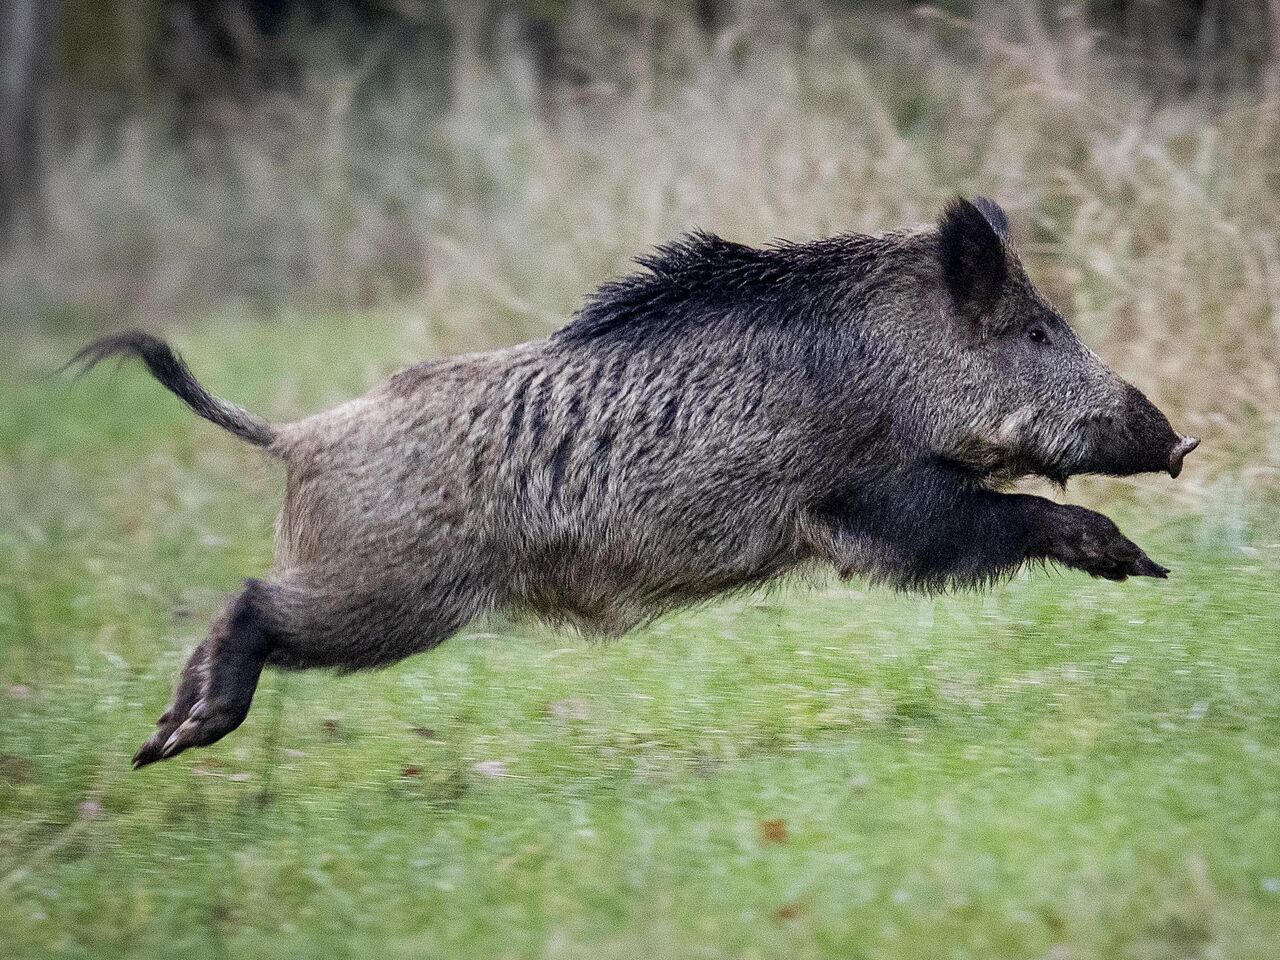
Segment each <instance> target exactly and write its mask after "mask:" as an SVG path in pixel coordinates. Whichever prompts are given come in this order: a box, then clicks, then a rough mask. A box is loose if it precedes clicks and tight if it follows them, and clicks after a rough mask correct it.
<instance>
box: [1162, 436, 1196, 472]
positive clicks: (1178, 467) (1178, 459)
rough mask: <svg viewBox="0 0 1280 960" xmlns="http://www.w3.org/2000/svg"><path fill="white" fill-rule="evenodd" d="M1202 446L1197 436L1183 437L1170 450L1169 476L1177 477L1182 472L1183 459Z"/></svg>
mask: <svg viewBox="0 0 1280 960" xmlns="http://www.w3.org/2000/svg"><path fill="white" fill-rule="evenodd" d="M1198 446H1200V441H1199V439H1198V438H1196V437H1183V438H1182V439H1181V440H1179V441H1178V442H1177V443H1175V444H1174V445H1173V449H1172V450H1170V451H1169V476H1171V477H1177V475H1178V474H1180V473H1181V472H1182V461H1183V459H1185V457H1186V456H1187V454H1188V453H1190V452H1191V451H1192V450H1194V449H1195V448H1196V447H1198Z"/></svg>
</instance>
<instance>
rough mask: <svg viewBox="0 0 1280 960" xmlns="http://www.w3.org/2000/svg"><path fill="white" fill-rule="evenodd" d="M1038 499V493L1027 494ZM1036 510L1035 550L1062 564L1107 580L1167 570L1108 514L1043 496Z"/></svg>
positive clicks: (1164, 573)
mask: <svg viewBox="0 0 1280 960" xmlns="http://www.w3.org/2000/svg"><path fill="white" fill-rule="evenodd" d="M1028 499H1031V500H1040V498H1039V497H1030V498H1028ZM1042 504H1043V505H1042V506H1040V507H1039V508H1038V510H1037V511H1036V512H1037V513H1039V514H1040V515H1041V517H1042V518H1043V519H1042V520H1041V526H1039V527H1038V529H1037V531H1036V532H1037V533H1038V535H1037V536H1033V541H1032V542H1033V549H1034V550H1035V554H1036V555H1037V556H1038V557H1040V558H1043V559H1046V560H1054V561H1056V562H1058V563H1061V564H1062V565H1063V566H1067V567H1071V568H1073V569H1075V570H1083V571H1084V572H1085V573H1088V574H1091V575H1092V576H1095V577H1103V578H1105V579H1107V580H1117V581H1119V580H1124V579H1125V578H1127V577H1158V578H1160V579H1163V578H1165V577H1167V576H1168V575H1169V571H1168V570H1167V569H1166V568H1165V567H1162V566H1160V564H1158V563H1156V562H1155V561H1154V560H1152V559H1151V558H1150V557H1148V556H1147V555H1146V553H1144V552H1143V550H1142V548H1141V547H1139V546H1138V545H1137V544H1136V543H1134V542H1133V541H1132V540H1130V539H1129V538H1128V537H1126V536H1125V535H1124V534H1123V533H1121V532H1120V529H1119V528H1118V527H1117V526H1116V525H1115V524H1114V523H1113V522H1112V521H1111V520H1110V518H1108V517H1104V516H1103V515H1102V514H1100V513H1095V512H1094V511H1092V510H1086V509H1085V508H1084V507H1077V506H1073V505H1071V504H1060V503H1053V502H1052V501H1049V500H1043V501H1042Z"/></svg>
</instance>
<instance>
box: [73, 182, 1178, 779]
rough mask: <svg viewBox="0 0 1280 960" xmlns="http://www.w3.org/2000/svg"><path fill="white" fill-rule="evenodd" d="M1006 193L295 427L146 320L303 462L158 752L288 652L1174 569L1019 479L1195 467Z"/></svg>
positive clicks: (698, 254) (601, 303) (674, 272)
mask: <svg viewBox="0 0 1280 960" xmlns="http://www.w3.org/2000/svg"><path fill="white" fill-rule="evenodd" d="M1007 229H1008V226H1007V222H1006V220H1005V217H1004V214H1003V212H1002V211H1001V210H1000V208H999V207H998V206H996V205H995V204H994V203H992V202H991V201H989V200H982V199H980V200H978V201H975V202H974V203H969V202H966V201H956V202H955V203H953V204H952V205H951V206H950V207H948V209H947V210H946V212H945V213H944V214H943V216H942V218H941V220H940V221H939V223H938V224H937V225H936V226H933V227H927V228H921V229H915V230H904V231H897V232H892V233H887V234H883V235H880V236H875V237H869V236H856V235H846V236H838V237H833V238H829V239H825V240H818V241H814V242H811V243H804V244H779V245H776V246H774V247H770V248H766V249H756V248H752V247H747V246H744V245H741V244H736V243H730V242H727V241H725V240H722V239H720V238H718V237H715V236H712V235H709V234H704V233H693V234H690V235H688V236H686V237H685V238H683V239H681V240H679V241H677V242H675V243H672V244H670V245H668V246H665V247H663V248H660V249H659V250H658V251H656V252H655V253H654V254H653V255H651V256H649V257H647V258H644V259H643V260H642V261H641V265H642V267H643V269H642V270H641V271H639V272H637V273H636V274H634V275H632V276H629V277H626V278H623V279H621V280H618V281H615V282H612V283H609V284H606V285H605V286H604V287H602V288H601V289H600V290H599V291H598V292H597V293H596V294H595V295H594V296H593V297H592V298H591V299H590V300H589V301H588V302H587V303H586V305H585V306H584V307H583V309H582V310H581V311H580V312H579V314H578V315H577V317H576V318H575V319H574V321H573V322H572V323H570V324H569V325H568V326H567V327H565V328H564V329H562V330H561V331H559V332H557V333H556V334H554V335H552V336H551V337H550V338H549V339H546V340H543V341H538V342H534V343H528V344H523V345H521V346H517V347H513V348H511V349H507V350H501V351H496V352H491V353H482V354H475V355H470V356H463V357H458V358H455V359H451V360H446V361H440V362H432V363H424V364H420V365H419V366H416V367H413V368H410V369H408V370H405V371H403V372H401V373H399V374H396V375H395V376H393V377H391V378H390V379H388V380H387V381H385V382H383V383H382V384H380V385H378V386H376V387H375V388H374V389H373V390H371V391H370V392H369V393H368V394H367V395H365V396H364V397H362V398H360V399H357V400H354V401H352V402H350V403H347V404H344V405H342V406H340V407H337V408H336V409H333V410H330V411H327V412H324V413H319V414H316V415H315V416H311V417H308V418H306V419H304V420H301V421H298V422H296V423H289V424H279V425H269V424H267V423H265V422H264V421H262V420H260V419H259V418H257V417H254V416H252V415H250V414H247V413H245V412H244V411H242V410H240V409H239V408H238V407H235V406H234V405H232V404H229V403H227V402H225V401H222V400H218V399H217V398H215V397H213V396H212V395H211V394H209V393H208V391H206V390H205V389H204V388H203V387H202V386H200V385H199V384H198V383H197V382H196V381H195V378H194V377H193V376H192V375H191V374H190V372H189V371H188V370H187V368H186V366H185V365H184V364H182V362H181V361H180V360H179V359H178V358H177V356H176V355H175V354H174V353H173V352H172V351H171V350H170V349H169V348H168V347H167V346H165V345H164V344H163V343H161V342H160V341H158V340H156V339H155V338H153V337H149V336H147V335H145V334H140V333H128V334H123V335H118V336H116V337H113V338H108V339H107V340H104V341H100V342H99V343H97V344H94V345H91V346H90V347H88V348H86V350H85V352H84V353H83V354H82V357H81V359H82V360H84V361H86V363H87V364H88V365H92V364H93V363H94V362H97V361H98V360H101V359H103V358H104V357H106V356H110V355H113V354H115V355H131V354H132V355H137V356H139V357H141V358H142V359H143V360H144V361H145V362H146V363H147V366H148V367H149V368H150V370H151V371H152V373H154V374H155V375H156V376H157V377H158V378H159V379H160V380H161V381H162V382H163V383H165V385H166V386H168V387H170V389H172V390H174V392H176V393H177V394H178V395H179V396H181V397H182V399H183V400H185V401H186V402H187V403H188V404H189V405H190V406H191V407H192V408H193V409H194V410H195V411H196V413H198V414H200V415H201V416H203V417H206V418H207V419H209V420H212V421H213V422H214V423H217V424H219V425H220V426H223V427H225V428H227V429H229V430H231V431H232V432H233V433H235V434H237V435H238V436H240V437H242V438H244V439H246V440H248V441H250V442H252V443H256V444H259V445H260V446H263V447H265V448H266V449H267V450H268V451H269V452H270V453H271V454H272V455H273V456H275V457H277V458H279V459H280V460H281V461H282V462H283V464H284V465H285V468H286V472H287V479H286V488H285V499H284V507H283V510H282V512H281V516H280V521H279V530H278V549H277V562H276V567H275V569H274V570H273V571H272V572H271V574H270V575H269V576H267V577H266V578H265V579H262V580H251V581H249V582H248V583H247V584H246V587H245V589H244V590H243V591H242V592H241V593H240V594H238V595H237V596H236V597H234V598H233V599H232V600H231V601H230V602H229V604H228V606H227V608H226V610H225V611H224V613H223V614H222V615H221V616H220V617H219V618H218V620H217V621H216V622H215V624H214V626H213V629H212V630H211V632H210V635H209V637H208V638H207V639H206V640H205V641H204V642H203V643H202V644H201V645H200V646H199V647H198V648H197V649H196V651H195V652H194V653H193V654H192V657H191V660H190V662H189V663H188V665H187V667H186V669H185V670H184V672H183V676H182V679H181V680H180V682H179V685H178V692H177V694H176V695H175V699H174V704H173V705H172V706H171V707H170V709H169V710H168V711H167V712H166V713H165V715H164V716H163V717H162V718H161V721H160V723H159V725H158V729H157V731H156V732H155V734H154V735H153V736H152V737H151V738H150V739H149V740H148V741H147V743H146V744H144V746H143V747H142V749H141V750H140V751H139V752H138V755H137V756H136V757H135V763H136V764H137V765H139V766H141V765H143V764H146V763H151V762H153V761H155V760H159V759H163V758H165V757H169V756H173V755H175V754H177V753H179V752H181V751H182V750H184V749H186V748H188V747H191V746H199V745H204V744H207V743H212V742H213V741H214V740H217V739H219V738H220V737H222V736H224V735H225V734H226V733H228V732H229V731H230V730H232V729H234V728H235V727H236V726H238V725H239V723H240V722H241V721H242V720H243V719H244V716H245V715H246V713H247V712H248V710H249V706H250V703H251V700H252V696H253V691H254V688H255V685H256V683H257V679H258V676H259V673H260V671H261V669H262V668H263V666H265V665H273V666H279V667H288V668H303V667H334V668H338V669H343V670H355V669H360V668H365V667H375V666H379V665H382V664H388V663H392V662H394V661H396V660H399V659H402V658H403V657H405V656H408V655H410V654H413V653H416V652H418V651H421V650H425V649H428V648H430V647H432V646H434V645H436V644H438V643H440V642H441V641H443V640H444V639H445V638H447V637H448V636H450V635H451V634H453V633H454V632H456V631H457V630H459V629H460V628H461V627H463V626H464V625H465V624H467V623H468V622H470V621H471V620H473V619H474V618H476V617H477V616H480V615H482V614H485V613H489V612H493V611H510V612H515V613H528V614H532V615H536V616H538V617H541V618H543V619H546V620H549V621H552V622H556V623H566V624H571V625H573V626H576V627H579V628H581V629H583V630H587V631H590V632H593V633H600V634H609V635H613V634H619V633H622V632H624V631H626V630H628V629H630V628H631V627H633V626H635V625H636V624H638V623H641V622H644V621H646V620H648V619H651V618H652V617H654V616H657V615H659V614H661V613H663V612H665V611H668V610H671V609H673V608H676V607H680V606H684V605H687V604H691V603H696V602H699V601H703V600H707V599H709V598H712V597H715V596H718V595H720V594H723V593H725V592H726V591H731V590H738V589H743V588H748V587H752V586H755V585H758V584H761V583H764V582H766V581H769V580H772V579H774V578H777V577H779V576H781V575H784V574H787V573H789V572H793V571H800V570H803V569H806V568H813V567H821V566H827V567H834V568H835V569H836V570H837V571H838V572H839V573H840V575H842V576H846V577H852V576H863V577H867V578H869V579H871V580H873V581H877V582H884V583H887V584H891V585H893V586H896V587H899V588H903V589H918V590H936V589H941V588H944V587H948V586H959V587H972V586H980V585H984V584H987V583H990V582H992V581H994V580H997V579H999V578H1001V577H1003V576H1006V575H1007V574H1009V573H1010V572H1012V571H1013V570H1015V569H1017V568H1018V567H1019V566H1020V565H1022V564H1024V563H1036V562H1049V561H1052V562H1057V563H1061V564H1064V565H1066V566H1070V567H1075V568H1078V569H1081V570H1085V571H1087V572H1089V573H1091V574H1094V575H1096V576H1103V577H1108V578H1111V579H1117V580H1122V579H1124V578H1126V577H1128V576H1155V577H1162V576H1164V575H1165V574H1166V571H1165V570H1164V568H1163V567H1161V566H1159V565H1158V564H1156V563H1154V562H1153V561H1152V560H1151V559H1150V558H1148V557H1147V556H1146V554H1145V553H1143V552H1142V550H1141V549H1139V548H1138V547H1137V546H1135V545H1134V544H1133V543H1132V542H1131V541H1129V540H1128V539H1127V538H1125V537H1124V536H1123V535H1122V534H1121V533H1120V532H1119V530H1117V529H1116V527H1115V525H1114V524H1113V523H1111V521H1110V520H1108V519H1107V518H1106V517H1103V516H1101V515H1100V514H1097V513H1093V512H1091V511H1088V510H1084V509H1082V508H1079V507H1074V506H1069V505H1062V504H1057V503H1054V502H1051V501H1049V500H1045V499H1042V498H1039V497H1032V496H1025V495H1020V494H1016V493H1009V492H1005V491H1004V487H1005V486H1006V485H1007V484H1008V483H1009V482H1010V481H1012V480H1014V479H1016V478H1017V477H1019V476H1025V475H1028V474H1038V475H1042V476H1046V477H1049V478H1051V479H1054V480H1056V481H1059V482H1065V480H1066V479H1067V478H1068V477H1069V476H1072V475H1074V474H1078V473H1090V472H1092V473H1109V474H1129V473H1139V472H1144V471H1150V470H1167V471H1168V472H1170V473H1171V474H1175V475H1176V473H1177V472H1178V468H1179V467H1180V466H1181V462H1182V457H1183V456H1185V454H1186V453H1187V452H1188V451H1189V450H1190V449H1191V448H1192V447H1193V446H1194V445H1195V441H1194V440H1193V439H1192V438H1187V437H1181V436H1179V435H1178V434H1177V433H1176V432H1174V431H1173V429H1172V428H1171V427H1170V426H1169V423H1168V421H1167V420H1166V419H1165V417H1164V416H1163V415H1162V414H1161V413H1160V412H1159V411H1158V410H1156V409H1155V407H1153V406H1152V405H1151V404H1150V403H1149V402H1148V401H1147V400H1146V398H1145V397H1143V396H1142V394H1141V393H1139V392H1138V391H1137V390H1136V389H1135V388H1134V387H1132V386H1130V385H1129V384H1127V383H1125V382H1124V381H1123V380H1121V379H1120V378H1119V377H1118V376H1116V374H1114V373H1112V372H1111V371H1110V370H1109V369H1107V367H1106V366H1105V365H1104V364H1103V363H1102V361H1101V360H1099V359H1098V357H1097V356H1095V355H1094V354H1093V353H1091V352H1090V351H1089V350H1088V349H1087V348H1085V347H1084V346H1083V345H1082V344H1081V343H1080V342H1079V340H1078V339H1077V338H1076V337H1075V334H1074V333H1073V332H1072V331H1071V329H1070V327H1069V326H1068V325H1067V324H1066V322H1065V320H1063V318H1062V317H1061V316H1060V315H1059V314H1058V312H1057V311H1056V310H1054V309H1053V307H1052V306H1050V305H1049V304H1048V303H1047V302H1046V301H1045V300H1044V299H1043V297H1041V296H1040V294H1039V293H1037V291H1036V290H1035V288H1034V287H1033V286H1032V285H1031V283H1030V281H1029V280H1028V279H1027V277H1026V274H1025V272H1024V271H1023V270H1022V267H1021V265H1020V263H1019V261H1018V258H1017V256H1016V254H1015V252H1014V250H1013V248H1012V245H1011V244H1010V242H1009V240H1008V237H1007Z"/></svg>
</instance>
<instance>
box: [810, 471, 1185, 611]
mask: <svg viewBox="0 0 1280 960" xmlns="http://www.w3.org/2000/svg"><path fill="white" fill-rule="evenodd" d="M809 520H810V522H811V524H812V526H811V527H809V530H810V540H809V543H810V546H811V547H812V548H813V549H814V552H815V553H817V554H818V555H819V556H825V557H827V558H828V559H829V560H830V561H831V562H832V563H834V564H835V566H836V568H837V569H838V570H840V572H841V575H842V576H853V575H857V574H863V575H869V576H871V577H872V578H873V579H877V580H884V581H888V582H890V583H893V584H895V585H896V586H899V587H902V588H905V589H921V590H936V589H940V588H943V587H947V586H962V587H963V586H976V585H982V584H985V583H990V582H992V581H994V580H998V579H1000V578H1001V577H1003V576H1007V575H1009V574H1010V573H1012V572H1013V571H1014V570H1016V569H1017V568H1018V567H1020V566H1021V565H1022V564H1024V563H1027V562H1029V561H1045V560H1051V561H1054V562H1056V563H1061V564H1062V565H1064V566H1068V567H1072V568H1073V569H1076V570H1083V571H1084V572H1086V573H1089V574H1092V575H1093V576H1095V577H1105V578H1107V579H1109V580H1124V579H1125V578H1126V577H1131V576H1134V577H1142V576H1145V577H1164V576H1165V575H1166V574H1167V573H1168V571H1167V570H1165V568H1164V567H1162V566H1160V565H1159V564H1157V563H1155V562H1153V561H1152V560H1151V558H1150V557H1148V556H1147V555H1146V554H1145V553H1143V552H1142V550H1141V548H1139V547H1138V546H1137V545H1136V544H1134V543H1133V542H1132V541H1131V540H1129V539H1128V538H1127V537H1125V536H1124V534H1122V533H1121V532H1120V531H1119V530H1118V529H1117V528H1116V525H1115V524H1114V523H1112V522H1111V521H1110V520H1109V519H1107V518H1106V517H1104V516H1102V514H1100V513H1094V512H1093V511H1092V510H1086V509H1084V508H1083V507H1076V506H1068V505H1063V504H1057V503H1054V502H1053V501H1051V500H1046V499H1044V498H1043V497H1033V496H1027V495H1025V494H1004V493H996V492H994V491H991V490H984V489H981V488H974V487H972V486H970V485H967V484H965V483H963V482H960V481H958V480H956V479H954V478H953V477H951V476H949V475H947V474H945V473H941V472H940V473H938V474H934V475H932V476H931V475H929V474H927V473H926V474H923V475H922V474H919V473H917V474H916V475H914V476H913V477H911V478H908V479H906V480H905V481H904V480H902V478H899V482H898V483H897V484H895V485H894V486H893V487H892V488H891V489H889V490H888V491H887V492H886V493H884V494H883V495H882V496H869V495H867V492H865V491H864V492H863V493H862V495H861V496H858V497H856V498H854V497H851V498H850V499H849V500H847V501H846V500H843V499H841V500H840V501H838V502H837V503H836V504H835V505H834V506H830V505H828V506H827V507H826V509H823V510H820V511H818V512H816V513H815V514H814V515H812V516H811V517H810V518H809Z"/></svg>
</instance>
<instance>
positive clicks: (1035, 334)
mask: <svg viewBox="0 0 1280 960" xmlns="http://www.w3.org/2000/svg"><path fill="white" fill-rule="evenodd" d="M1027 336H1028V337H1030V338H1031V342H1032V343H1048V342H1049V335H1048V334H1047V333H1045V332H1044V330H1042V329H1041V328H1040V327H1032V328H1031V330H1030V331H1029V332H1028V333H1027Z"/></svg>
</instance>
